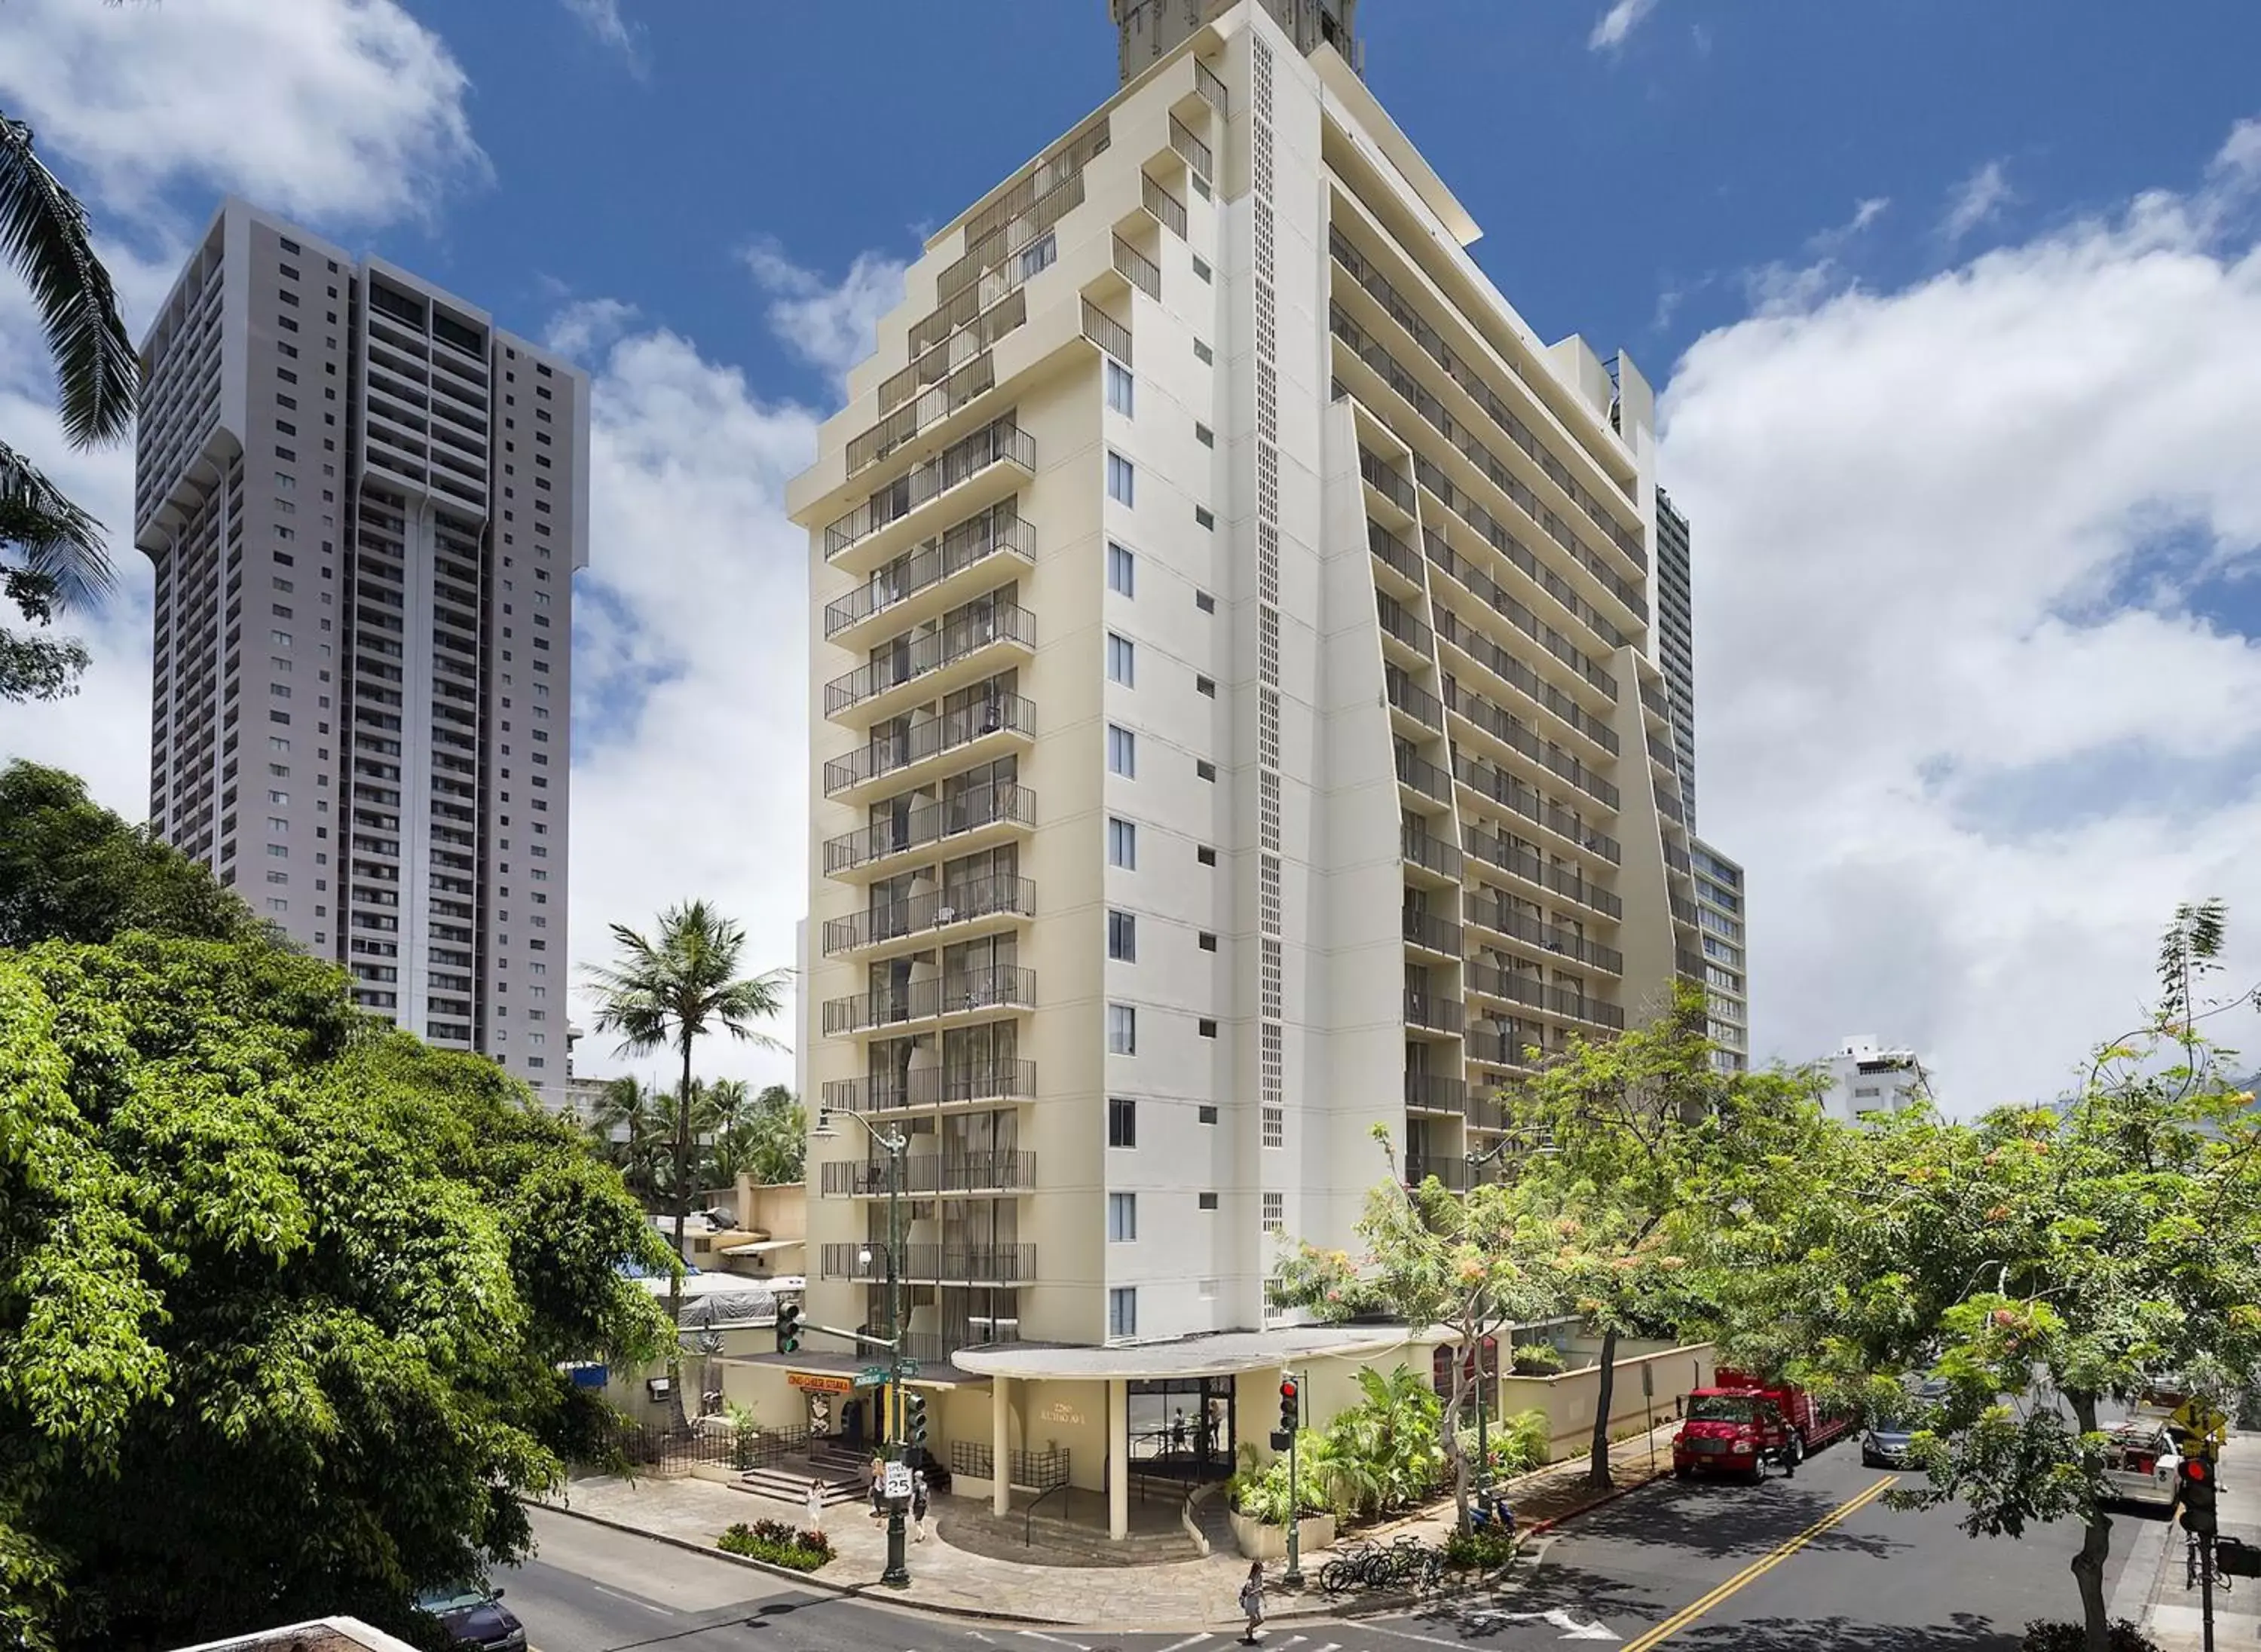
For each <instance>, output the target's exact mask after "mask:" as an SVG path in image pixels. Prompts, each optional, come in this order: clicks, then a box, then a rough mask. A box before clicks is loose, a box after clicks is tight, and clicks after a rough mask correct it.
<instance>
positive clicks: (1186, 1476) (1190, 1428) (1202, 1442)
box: [1128, 1376, 1238, 1481]
mask: <svg viewBox="0 0 2261 1652" xmlns="http://www.w3.org/2000/svg"><path fill="white" fill-rule="evenodd" d="M1128 1388H1129V1409H1130V1467H1131V1472H1132V1473H1134V1474H1144V1475H1154V1476H1162V1477H1166V1478H1168V1479H1173V1480H1193V1481H1201V1480H1222V1479H1224V1478H1225V1477H1226V1476H1229V1475H1231V1473H1232V1454H1233V1448H1234V1444H1235V1441H1236V1440H1237V1438H1238V1435H1237V1433H1236V1428H1235V1423H1236V1419H1235V1415H1234V1401H1233V1380H1232V1378H1231V1377H1229V1376H1177V1377H1162V1378H1158V1379H1156V1380H1154V1381H1152V1382H1144V1383H1135V1382H1134V1383H1130V1384H1129V1385H1128Z"/></svg>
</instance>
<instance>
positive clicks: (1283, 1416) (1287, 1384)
mask: <svg viewBox="0 0 2261 1652" xmlns="http://www.w3.org/2000/svg"><path fill="white" fill-rule="evenodd" d="M1298 1398H1299V1393H1298V1390H1297V1389H1296V1379H1295V1378H1294V1377H1292V1376H1291V1377H1288V1378H1285V1379H1284V1380H1282V1382H1281V1384H1280V1432H1281V1433H1285V1434H1292V1433H1295V1432H1296V1426H1297V1425H1298V1423H1299V1421H1300V1420H1301V1417H1302V1412H1301V1411H1300V1409H1299V1407H1298V1405H1297V1400H1298Z"/></svg>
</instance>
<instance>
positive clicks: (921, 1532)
mask: <svg viewBox="0 0 2261 1652" xmlns="http://www.w3.org/2000/svg"><path fill="white" fill-rule="evenodd" d="M926 1510H927V1494H926V1470H925V1469H920V1470H919V1471H918V1473H916V1474H915V1475H913V1476H911V1531H912V1533H914V1539H915V1541H917V1542H921V1543H923V1542H925V1541H926Z"/></svg>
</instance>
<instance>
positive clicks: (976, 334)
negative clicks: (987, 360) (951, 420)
mask: <svg viewBox="0 0 2261 1652" xmlns="http://www.w3.org/2000/svg"><path fill="white" fill-rule="evenodd" d="M1028 319H1029V296H1028V294H1027V293H1025V292H1023V291H1021V289H1020V287H1019V286H1018V284H1016V285H1015V286H1014V288H1013V289H1012V291H1009V292H1008V293H1006V295H1005V296H1004V297H1003V298H1001V299H999V300H997V301H996V302H994V303H993V304H991V305H989V307H988V308H987V309H986V310H984V311H982V312H980V314H978V315H977V316H975V317H974V319H973V321H972V323H971V324H970V325H968V326H966V327H961V328H959V329H958V331H956V332H954V333H951V334H950V335H949V336H948V337H946V338H944V340H943V341H941V342H940V343H937V344H936V345H934V346H933V347H932V348H930V349H928V350H927V351H926V352H925V353H924V354H923V355H921V356H917V357H916V358H915V359H914V360H913V361H912V363H911V364H910V365H909V366H908V367H906V368H904V369H903V370H901V372H898V373H894V374H891V375H890V376H889V377H886V378H884V379H882V380H881V381H880V382H879V411H880V412H881V413H893V412H894V410H895V409H896V408H898V407H900V406H902V405H903V403H904V402H906V401H908V400H909V399H910V398H912V397H913V396H915V395H917V394H918V393H919V391H922V390H924V389H925V388H926V387H927V386H928V385H930V384H941V383H942V382H943V381H944V379H946V378H948V377H950V376H951V374H952V373H954V372H956V371H957V370H958V369H959V368H961V367H963V366H964V365H965V363H968V362H970V361H972V360H973V358H974V357H975V356H979V355H980V353H981V352H982V351H984V350H986V349H987V348H989V347H990V346H991V345H992V344H994V343H995V342H996V341H998V340H999V339H1001V338H1003V337H1004V336H1005V335H1006V334H1008V333H1010V332H1012V331H1013V329H1014V328H1016V327H1020V326H1022V325H1023V323H1024V322H1026V321H1027V320H1028Z"/></svg>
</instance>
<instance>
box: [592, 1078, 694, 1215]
mask: <svg viewBox="0 0 2261 1652" xmlns="http://www.w3.org/2000/svg"><path fill="white" fill-rule="evenodd" d="M669 1100H670V1097H669V1096H668V1095H667V1093H666V1092H665V1091H664V1090H657V1089H654V1088H652V1087H651V1086H650V1085H649V1084H646V1083H645V1082H644V1081H642V1079H639V1078H637V1077H635V1075H634V1074H622V1075H621V1077H619V1078H616V1079H614V1080H613V1081H610V1082H609V1083H607V1085H606V1086H605V1094H604V1095H603V1097H602V1099H601V1100H599V1102H598V1103H597V1106H596V1111H595V1116H594V1117H592V1119H591V1121H590V1126H589V1128H590V1133H591V1134H592V1136H593V1137H594V1138H596V1145H597V1154H598V1157H599V1158H601V1159H602V1160H604V1161H605V1162H606V1163H607V1164H609V1165H611V1166H612V1167H614V1169H616V1170H618V1171H619V1172H620V1173H621V1180H622V1181H623V1182H627V1183H628V1191H629V1192H631V1193H633V1194H635V1196H636V1197H638V1198H639V1199H641V1200H642V1201H643V1202H644V1203H645V1205H646V1206H648V1207H649V1206H655V1205H657V1203H659V1197H660V1195H659V1188H660V1183H661V1182H662V1181H663V1180H664V1177H665V1174H666V1171H665V1162H666V1159H667V1154H668V1146H669V1144H670V1142H671V1141H672V1140H673V1138H674V1130H673V1126H672V1122H671V1121H672V1117H673V1114H672V1110H671V1108H670V1107H669V1105H668V1103H669Z"/></svg>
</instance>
